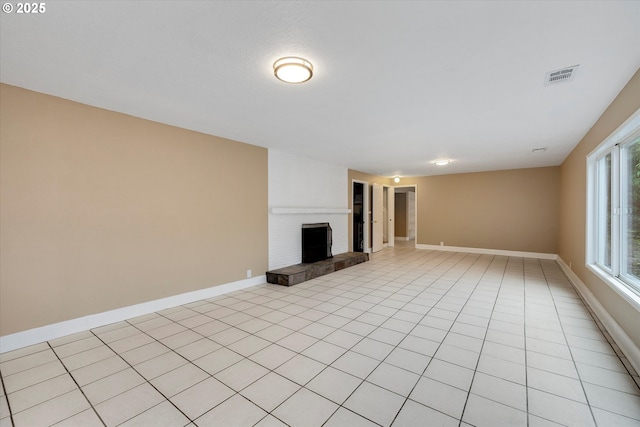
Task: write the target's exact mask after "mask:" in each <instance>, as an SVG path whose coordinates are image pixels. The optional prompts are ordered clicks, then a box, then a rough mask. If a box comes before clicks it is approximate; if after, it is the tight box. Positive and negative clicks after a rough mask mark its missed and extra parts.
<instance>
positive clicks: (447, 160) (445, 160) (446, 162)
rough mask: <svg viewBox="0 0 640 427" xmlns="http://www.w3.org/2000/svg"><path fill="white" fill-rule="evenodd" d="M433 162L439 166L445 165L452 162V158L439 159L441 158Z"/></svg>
mask: <svg viewBox="0 0 640 427" xmlns="http://www.w3.org/2000/svg"><path fill="white" fill-rule="evenodd" d="M433 163H434V164H436V165H438V166H444V165H448V164H449V163H451V160H449V159H439V160H436V161H435V162H433Z"/></svg>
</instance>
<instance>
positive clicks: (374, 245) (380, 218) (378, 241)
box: [371, 182, 388, 253]
mask: <svg viewBox="0 0 640 427" xmlns="http://www.w3.org/2000/svg"><path fill="white" fill-rule="evenodd" d="M384 188H385V186H384V185H383V184H378V183H375V182H374V183H373V184H371V252H374V253H375V252H378V251H380V250H382V249H383V248H384V247H385V246H384V232H383V228H384V225H385V223H384V215H383V214H382V213H383V209H384V204H385V203H384V202H385V199H384ZM376 193H378V194H376ZM387 194H388V192H387ZM378 197H379V199H378ZM376 229H377V230H376Z"/></svg>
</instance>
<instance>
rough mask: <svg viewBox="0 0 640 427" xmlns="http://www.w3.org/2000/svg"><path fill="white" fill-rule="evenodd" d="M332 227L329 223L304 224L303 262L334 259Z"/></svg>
mask: <svg viewBox="0 0 640 427" xmlns="http://www.w3.org/2000/svg"><path fill="white" fill-rule="evenodd" d="M331 243H332V237H331V226H330V225H329V223H328V222H321V223H317V224H302V262H303V263H305V264H306V263H311V262H316V261H322V260H323V259H327V258H332V257H333V255H331Z"/></svg>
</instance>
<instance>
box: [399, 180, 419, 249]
mask: <svg viewBox="0 0 640 427" xmlns="http://www.w3.org/2000/svg"><path fill="white" fill-rule="evenodd" d="M394 188H413V189H414V194H415V196H414V197H415V199H416V200H415V202H416V209H415V213H414V216H415V218H414V221H415V226H416V230H415V233H416V236H415V239H414V241H413V242H414V243H413V244H414V245H416V246H417V245H418V184H411V185H398V186H396V187H394ZM394 194H395V191H394ZM408 214H409V213H408V212H407V215H408Z"/></svg>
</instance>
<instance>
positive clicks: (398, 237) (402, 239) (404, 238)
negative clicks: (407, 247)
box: [394, 236, 411, 242]
mask: <svg viewBox="0 0 640 427" xmlns="http://www.w3.org/2000/svg"><path fill="white" fill-rule="evenodd" d="M394 239H395V240H396V241H400V242H408V241H409V240H411V239H409V237H400V236H395V237H394Z"/></svg>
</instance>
